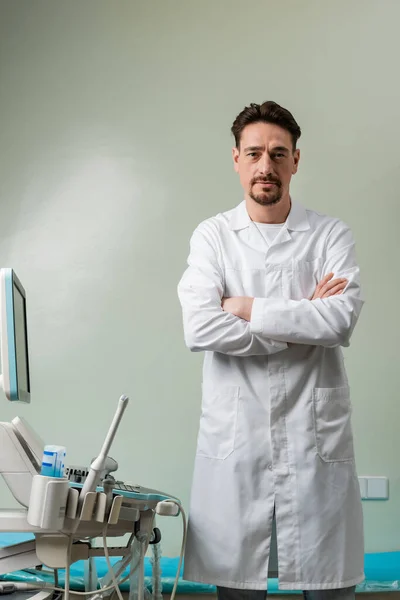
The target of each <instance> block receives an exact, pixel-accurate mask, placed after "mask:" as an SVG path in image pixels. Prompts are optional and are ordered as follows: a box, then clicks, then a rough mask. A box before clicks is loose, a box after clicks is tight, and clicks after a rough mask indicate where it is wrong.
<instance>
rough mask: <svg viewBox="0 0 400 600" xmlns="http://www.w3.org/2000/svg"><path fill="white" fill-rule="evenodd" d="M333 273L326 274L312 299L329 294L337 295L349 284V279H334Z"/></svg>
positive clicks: (325, 296) (327, 296)
mask: <svg viewBox="0 0 400 600" xmlns="http://www.w3.org/2000/svg"><path fill="white" fill-rule="evenodd" d="M332 277H333V273H329V274H328V275H326V276H325V277H324V278H323V279H321V281H320V282H319V284H318V285H317V287H316V288H315V292H314V295H313V297H312V298H311V300H316V299H317V298H329V296H337V295H338V294H341V293H342V292H343V290H344V288H345V287H346V285H347V279H332Z"/></svg>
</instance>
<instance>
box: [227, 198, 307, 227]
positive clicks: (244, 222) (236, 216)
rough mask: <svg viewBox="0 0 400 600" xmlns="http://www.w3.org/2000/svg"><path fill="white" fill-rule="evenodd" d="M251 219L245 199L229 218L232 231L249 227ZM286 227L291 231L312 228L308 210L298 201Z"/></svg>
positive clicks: (293, 206) (291, 211)
mask: <svg viewBox="0 0 400 600" xmlns="http://www.w3.org/2000/svg"><path fill="white" fill-rule="evenodd" d="M250 223H251V219H250V217H249V213H248V212H247V209H246V202H245V200H243V201H242V202H241V203H240V204H239V205H238V206H237V207H236V208H234V209H233V210H232V211H231V216H230V220H229V229H230V230H231V231H239V230H240V229H245V228H246V227H249V225H250ZM285 224H286V227H287V229H288V230H290V231H306V230H307V229H310V223H309V221H308V216H307V211H306V209H305V208H304V207H303V206H301V204H299V203H298V202H293V200H292V206H291V209H290V213H289V214H288V217H287V219H286V223H285Z"/></svg>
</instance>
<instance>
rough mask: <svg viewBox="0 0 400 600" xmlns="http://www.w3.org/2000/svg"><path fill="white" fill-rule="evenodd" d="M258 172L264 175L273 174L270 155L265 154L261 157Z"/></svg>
mask: <svg viewBox="0 0 400 600" xmlns="http://www.w3.org/2000/svg"><path fill="white" fill-rule="evenodd" d="M258 170H259V172H260V174H262V175H266V174H267V173H272V172H273V168H272V161H271V158H270V156H269V154H267V153H265V154H263V155H262V156H261V158H260V160H259V162H258Z"/></svg>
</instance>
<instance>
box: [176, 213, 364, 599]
mask: <svg viewBox="0 0 400 600" xmlns="http://www.w3.org/2000/svg"><path fill="white" fill-rule="evenodd" d="M188 265H189V266H188V268H187V270H186V271H185V273H184V275H183V277H182V279H181V281H180V283H179V286H178V294H179V299H180V302H181V305H182V310H183V322H184V335H185V341H186V344H187V346H188V347H189V348H190V349H191V350H192V351H194V352H201V351H204V352H205V359H204V368H203V384H202V411H201V419H200V428H199V435H198V441H197V452H196V459H195V469H194V477H193V485H192V494H191V506H190V513H189V532H188V540H187V549H186V555H185V572H184V577H185V579H187V580H191V581H197V582H203V583H209V584H213V585H219V586H224V587H231V588H238V589H253V590H264V589H266V587H267V577H268V560H269V548H270V540H271V529H272V527H271V526H272V521H273V514H274V509H275V511H276V524H277V542H278V563H279V584H280V588H281V589H285V590H289V589H290V590H291V589H293V590H294V589H299V590H302V589H332V588H342V587H348V586H352V585H355V584H357V583H359V582H361V581H362V580H363V578H364V573H363V563H364V560H363V559H364V547H363V519H362V507H361V498H360V490H359V484H358V479H357V474H356V469H355V464H354V450H353V436H352V428H351V404H350V397H349V386H348V380H347V376H346V371H345V367H344V363H343V356H342V352H341V346H348V345H349V339H350V336H351V333H352V331H353V328H354V325H355V324H356V321H357V318H358V316H359V314H360V311H361V308H362V304H363V301H362V299H361V295H360V287H359V269H358V266H357V263H356V257H355V249H354V241H353V237H352V234H351V231H350V230H349V228H348V227H347V226H346V225H344V224H343V223H342V222H341V221H339V220H337V219H333V218H329V217H326V216H323V215H320V214H318V213H316V212H314V211H310V210H305V209H304V208H302V207H301V205H299V204H297V203H293V204H292V209H291V211H290V214H289V216H288V218H287V221H286V223H285V224H284V226H283V227H282V229H281V230H280V231H279V233H278V236H277V238H276V239H275V241H274V242H273V244H272V245H271V246H270V247H268V246H267V244H266V241H265V239H264V238H263V236H262V235H261V233H260V231H259V229H258V228H257V227H256V225H255V224H254V223H253V222H252V221H251V220H250V218H249V216H248V213H247V210H246V206H245V203H244V202H242V203H241V204H240V205H239V206H238V207H236V208H235V209H233V210H231V211H228V212H225V213H223V214H219V215H218V216H216V217H213V218H210V219H208V220H206V221H204V222H203V223H201V224H200V225H199V227H198V228H197V229H196V231H195V232H194V234H193V236H192V239H191V244H190V255H189V259H188ZM329 272H333V273H334V274H335V277H346V278H347V279H348V280H349V283H348V285H347V287H346V289H345V291H344V293H343V294H342V295H339V296H335V297H331V298H328V299H324V300H321V299H318V300H315V301H311V300H310V299H309V298H311V297H312V295H313V293H314V290H315V287H316V285H317V283H318V282H319V281H320V280H321V279H322V277H323V276H324V275H326V274H327V273H329ZM224 296H225V297H232V296H251V297H254V298H255V301H254V305H253V310H252V316H251V321H250V323H248V322H247V321H244V320H242V319H239V318H237V317H235V316H233V315H232V314H229V313H225V312H223V311H222V309H221V299H222V298H223V297H224Z"/></svg>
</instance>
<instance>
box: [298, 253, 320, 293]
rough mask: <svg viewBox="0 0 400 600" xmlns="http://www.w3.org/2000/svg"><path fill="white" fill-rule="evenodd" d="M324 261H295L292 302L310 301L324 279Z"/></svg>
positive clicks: (316, 259)
mask: <svg viewBox="0 0 400 600" xmlns="http://www.w3.org/2000/svg"><path fill="white" fill-rule="evenodd" d="M321 270H322V259H321V258H315V259H314V260H294V264H293V271H294V278H293V287H292V300H303V299H307V300H310V299H311V298H312V297H313V295H314V292H315V289H316V287H317V285H318V283H319V282H320V281H321V279H322V278H323V275H322V271H321Z"/></svg>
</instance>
